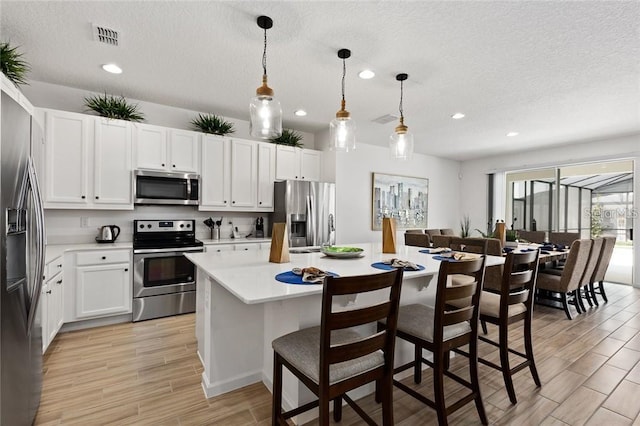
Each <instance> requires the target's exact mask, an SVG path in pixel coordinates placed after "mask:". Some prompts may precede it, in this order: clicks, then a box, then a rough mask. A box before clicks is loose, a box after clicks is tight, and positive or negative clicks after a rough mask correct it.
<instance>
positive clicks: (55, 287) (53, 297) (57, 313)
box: [40, 256, 64, 353]
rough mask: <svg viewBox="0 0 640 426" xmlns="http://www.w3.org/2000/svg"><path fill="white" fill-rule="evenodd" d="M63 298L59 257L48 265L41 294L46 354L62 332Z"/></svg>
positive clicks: (44, 350) (43, 344)
mask: <svg viewBox="0 0 640 426" xmlns="http://www.w3.org/2000/svg"><path fill="white" fill-rule="evenodd" d="M63 298H64V290H63V274H62V256H59V257H57V258H56V259H54V260H53V261H51V262H50V263H48V264H47V265H46V269H45V282H44V283H43V286H42V292H41V299H40V306H41V321H42V352H43V353H44V352H46V350H47V348H48V347H49V344H50V343H51V342H52V341H53V339H54V338H55V337H56V335H57V334H58V331H60V327H62V324H63V319H64V308H63V300H64V299H63Z"/></svg>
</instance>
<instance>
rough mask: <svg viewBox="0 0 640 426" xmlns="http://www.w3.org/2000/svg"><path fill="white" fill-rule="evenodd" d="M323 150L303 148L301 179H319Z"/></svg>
mask: <svg viewBox="0 0 640 426" xmlns="http://www.w3.org/2000/svg"><path fill="white" fill-rule="evenodd" d="M321 160H322V152H320V151H313V150H309V149H303V150H302V154H301V160H300V161H301V166H300V174H301V177H300V178H301V179H304V180H312V181H319V180H320V162H321Z"/></svg>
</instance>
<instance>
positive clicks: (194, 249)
mask: <svg viewBox="0 0 640 426" xmlns="http://www.w3.org/2000/svg"><path fill="white" fill-rule="evenodd" d="M197 252H204V247H181V248H179V249H178V248H175V247H173V248H164V249H136V250H133V254H156V253H159V254H160V253H161V254H163V255H175V256H179V255H181V254H184V253H197Z"/></svg>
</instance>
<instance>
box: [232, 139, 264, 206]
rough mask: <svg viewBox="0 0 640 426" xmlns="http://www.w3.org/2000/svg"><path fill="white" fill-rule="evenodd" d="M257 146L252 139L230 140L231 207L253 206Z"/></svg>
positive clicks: (256, 183)
mask: <svg viewBox="0 0 640 426" xmlns="http://www.w3.org/2000/svg"><path fill="white" fill-rule="evenodd" d="M257 185H258V147H257V143H256V142H253V141H245V140H241V139H233V140H232V141H231V207H250V208H252V207H255V206H256V197H257Z"/></svg>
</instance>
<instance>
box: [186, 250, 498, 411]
mask: <svg viewBox="0 0 640 426" xmlns="http://www.w3.org/2000/svg"><path fill="white" fill-rule="evenodd" d="M357 246H358V247H362V248H363V249H364V250H365V253H366V254H365V256H363V257H361V258H358V259H349V260H345V259H332V258H328V257H324V256H323V255H321V254H320V253H310V254H292V255H291V262H290V263H284V264H276V263H269V262H268V252H267V253H265V252H261V251H255V252H229V253H194V254H188V255H187V257H188V258H189V259H190V260H192V261H193V262H194V263H195V264H196V265H197V266H198V277H197V283H198V284H197V294H198V299H197V306H196V337H197V339H198V353H199V355H200V358H201V360H202V363H203V366H204V372H203V373H202V387H203V389H204V392H205V394H206V396H207V397H208V398H210V397H213V396H216V395H220V394H223V393H226V392H229V391H232V390H234V389H238V388H241V387H243V386H246V385H249V384H252V383H256V382H259V381H262V382H263V383H264V384H265V385H266V386H267V387H268V388H269V389H270V390H271V389H272V377H273V350H272V348H271V342H272V341H273V340H274V339H276V338H277V337H280V336H282V335H284V334H287V333H290V332H293V331H297V330H300V329H303V328H306V327H310V326H315V325H319V324H320V313H321V312H320V311H321V299H322V286H321V285H291V284H284V283H281V282H278V281H276V280H275V279H274V277H275V275H277V274H278V273H280V272H285V271H289V270H291V268H293V267H306V266H316V267H318V268H321V269H324V270H329V271H332V272H336V273H338V274H339V275H341V276H348V275H361V274H371V273H376V272H378V273H380V272H383V271H382V270H379V269H375V268H373V267H371V264H372V263H374V262H378V261H380V260H383V259H389V258H391V257H398V258H401V259H404V260H410V261H412V262H414V263H418V264H420V265H423V266H425V269H424V270H423V271H415V272H406V273H405V276H404V280H403V284H402V290H401V301H400V304H401V305H406V304H410V303H423V304H427V305H433V304H434V301H435V288H434V287H435V285H430V284H431V282H434V283H435V281H434V277H435V275H436V274H437V271H438V268H439V266H440V262H439V261H437V260H433V259H432V256H431V255H428V254H423V253H419V252H418V250H419V248H418V247H411V246H400V247H399V248H398V254H395V255H389V254H382V253H381V245H380V244H357ZM502 262H503V260H502V259H501V258H499V257H495V258H493V257H491V256H489V259H488V264H499V263H502ZM378 297H380V296H379V295H378ZM378 297H376V294H375V293H372V294H367V295H360V296H358V298H357V299H356V300H353V299H349V298H348V297H346V296H345V297H344V298H343V299H342V300H341V303H340V305H341V306H342V307H347V306H349V305H350V304H355V305H360V304H364V305H367V304H370V303H371V302H373V301H378V300H379V299H378ZM337 308H339V307H338V306H336V307H334V309H337ZM371 327H373V325H371ZM412 357H413V348H412V347H411V346H409V345H408V344H406V343H405V342H402V341H398V342H397V344H396V360H395V362H396V365H400V364H402V363H405V362H408V361H409V360H411V359H412ZM284 371H285V373H284V378H283V403H284V405H285V408H286V409H290V408H295V407H297V406H299V405H302V404H304V403H306V402H309V401H311V400H313V399H314V398H315V397H314V395H313V394H312V393H311V392H310V391H309V390H308V389H307V388H306V387H305V386H304V385H303V384H302V383H301V382H299V381H298V380H297V379H295V377H294V376H293V375H291V374H290V373H288V372H287V369H286V368H285V369H284ZM407 374H408V373H407ZM371 392H373V385H369V386H363V387H362V388H360V389H358V390H357V391H354V392H353V393H350V395H351V396H352V398H359V397H360V396H364V395H366V394H369V393H371ZM308 414H309V415H310V416H311V417H307V416H299V418H298V419H297V420H298V422H304V421H307V420H310V419H311V418H313V417H315V416H317V413H316V412H315V411H314V410H312V411H311V412H309V413H308Z"/></svg>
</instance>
